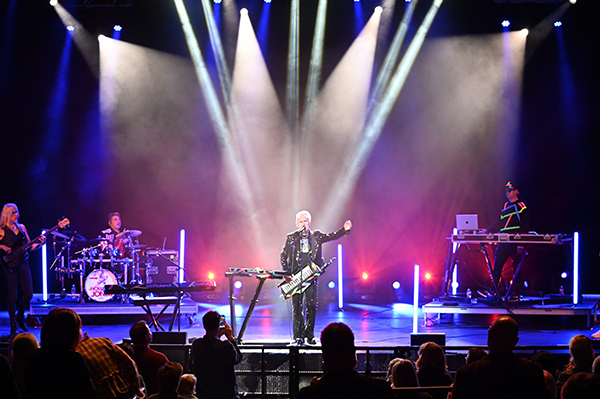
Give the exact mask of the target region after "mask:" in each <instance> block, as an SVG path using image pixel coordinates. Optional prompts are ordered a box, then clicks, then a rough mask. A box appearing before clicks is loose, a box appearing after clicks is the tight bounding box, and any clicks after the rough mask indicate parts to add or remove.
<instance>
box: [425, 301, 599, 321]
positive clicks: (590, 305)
mask: <svg viewBox="0 0 600 399" xmlns="http://www.w3.org/2000/svg"><path fill="white" fill-rule="evenodd" d="M523 303H525V301H524V302H523ZM523 303H522V304H519V306H515V307H508V308H507V307H502V306H491V305H486V304H483V303H464V302H459V303H458V304H456V305H454V304H449V302H448V301H436V300H434V301H433V302H430V303H427V304H425V305H422V306H421V311H422V313H423V320H424V321H425V324H426V323H427V315H428V314H438V315H441V314H474V315H489V314H509V315H510V314H515V315H524V316H585V317H586V318H587V326H588V328H591V327H593V326H594V325H596V324H598V307H599V305H600V295H583V297H582V300H581V301H580V303H578V304H577V305H574V304H573V303H564V304H556V303H553V304H544V305H541V304H537V305H531V306H526V305H524V304H523Z"/></svg>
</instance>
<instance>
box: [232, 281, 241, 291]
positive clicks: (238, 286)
mask: <svg viewBox="0 0 600 399" xmlns="http://www.w3.org/2000/svg"><path fill="white" fill-rule="evenodd" d="M233 286H234V287H235V288H237V289H238V290H239V289H240V288H242V282H241V281H240V280H238V281H236V282H235V283H233Z"/></svg>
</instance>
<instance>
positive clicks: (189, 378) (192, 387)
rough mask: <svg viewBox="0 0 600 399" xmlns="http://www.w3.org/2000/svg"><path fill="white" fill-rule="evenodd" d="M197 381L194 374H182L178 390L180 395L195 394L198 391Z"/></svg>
mask: <svg viewBox="0 0 600 399" xmlns="http://www.w3.org/2000/svg"><path fill="white" fill-rule="evenodd" d="M196 381H197V380H196V376H195V375H194V374H184V375H182V376H181V381H180V382H179V389H178V390H177V392H178V393H179V394H180V395H193V394H194V393H195V392H196Z"/></svg>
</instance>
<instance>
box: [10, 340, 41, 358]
mask: <svg viewBox="0 0 600 399" xmlns="http://www.w3.org/2000/svg"><path fill="white" fill-rule="evenodd" d="M39 347H40V344H39V343H38V340H37V338H36V337H35V335H33V334H31V333H21V334H17V335H16V336H15V337H14V338H13V340H12V341H11V343H10V351H9V360H10V364H13V365H14V364H15V363H18V362H22V361H24V360H25V358H26V357H27V355H29V354H30V353H31V351H33V350H34V349H37V348H39Z"/></svg>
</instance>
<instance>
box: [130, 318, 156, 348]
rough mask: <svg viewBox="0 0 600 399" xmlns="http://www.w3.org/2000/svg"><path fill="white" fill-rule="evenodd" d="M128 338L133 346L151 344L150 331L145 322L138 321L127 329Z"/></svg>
mask: <svg viewBox="0 0 600 399" xmlns="http://www.w3.org/2000/svg"><path fill="white" fill-rule="evenodd" d="M129 337H130V338H131V342H133V344H134V345H142V344H149V343H150V342H152V331H150V328H149V327H148V324H146V322H145V321H143V320H140V321H138V322H137V323H135V324H134V325H133V326H131V328H130V329H129Z"/></svg>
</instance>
